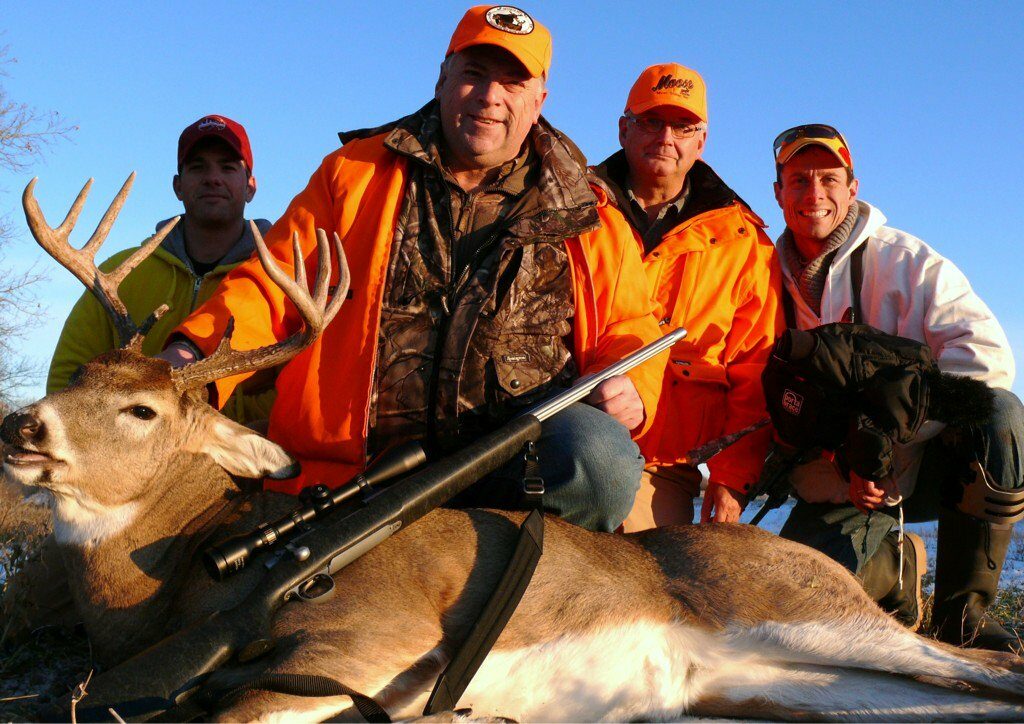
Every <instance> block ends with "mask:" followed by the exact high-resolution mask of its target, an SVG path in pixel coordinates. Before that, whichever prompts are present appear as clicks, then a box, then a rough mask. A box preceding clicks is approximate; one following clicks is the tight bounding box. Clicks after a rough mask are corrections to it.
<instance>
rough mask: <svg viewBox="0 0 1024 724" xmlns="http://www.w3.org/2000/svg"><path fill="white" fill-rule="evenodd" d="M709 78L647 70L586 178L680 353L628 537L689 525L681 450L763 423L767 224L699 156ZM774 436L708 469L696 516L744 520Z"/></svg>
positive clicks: (649, 435) (746, 443) (771, 296)
mask: <svg viewBox="0 0 1024 724" xmlns="http://www.w3.org/2000/svg"><path fill="white" fill-rule="evenodd" d="M707 122H708V113H707V97H706V91H705V85H704V79H703V78H701V76H700V75H699V74H698V73H697V72H696V71H693V70H691V69H690V68H686V67H684V66H681V65H679V64H677V63H664V64H659V65H654V66H651V67H649V68H647V69H646V70H645V71H644V72H643V73H641V74H640V77H639V78H638V79H637V81H636V83H634V84H633V88H632V89H631V90H630V92H629V97H628V98H627V100H626V109H625V111H624V112H623V115H622V117H621V118H620V119H619V142H620V143H621V145H622V150H621V151H618V152H616V153H615V154H613V155H612V156H611V157H610V158H608V159H607V160H606V161H605V162H604V163H602V164H601V165H600V166H597V167H596V168H595V169H594V174H595V175H596V177H597V178H598V179H599V180H600V182H601V183H602V184H603V185H604V187H605V188H606V189H607V191H608V194H609V196H610V198H611V199H612V200H613V203H615V204H616V205H617V206H618V208H619V210H620V211H622V213H623V214H624V215H625V216H626V218H627V219H628V220H629V222H630V224H631V225H632V227H633V229H634V231H635V232H636V236H637V244H638V245H639V248H640V249H641V253H642V254H643V258H644V270H645V271H646V273H647V280H648V282H649V284H650V287H651V293H652V295H653V301H654V304H655V310H656V315H657V318H658V319H659V320H660V322H661V328H662V330H663V331H664V332H665V333H668V332H670V331H672V330H674V329H676V328H678V327H685V328H686V329H687V330H688V335H687V337H686V339H684V340H683V341H682V342H679V343H677V344H676V345H675V346H674V347H673V349H672V354H671V361H670V362H669V365H668V368H667V370H666V372H665V375H664V380H663V382H662V390H661V398H660V400H659V402H658V410H657V413H656V414H655V416H654V421H653V423H652V424H651V426H650V428H649V429H648V430H647V431H646V432H645V433H644V435H643V436H642V437H641V438H640V439H639V443H640V449H641V451H642V452H643V454H644V457H645V459H646V461H647V468H646V470H645V472H644V476H643V482H642V484H641V488H640V492H639V493H638V494H637V500H636V504H635V506H634V508H633V510H632V512H631V513H630V515H629V517H628V518H627V519H626V522H625V525H624V528H625V530H626V531H627V532H631V531H637V530H644V529H646V528H651V527H653V526H659V525H672V524H679V523H690V522H692V521H693V500H694V498H695V497H696V496H697V495H699V493H700V484H701V478H702V476H701V472H700V471H699V470H698V469H697V468H696V466H695V465H693V464H692V463H691V462H690V461H689V460H687V457H686V455H687V452H688V451H690V450H691V449H693V448H695V447H697V446H698V445H703V444H704V443H706V442H709V441H710V440H712V439H714V438H717V437H719V436H721V435H723V434H726V433H731V432H737V431H739V430H742V429H744V428H746V427H748V426H750V425H752V424H754V423H756V422H758V421H759V420H761V419H763V418H764V417H765V416H766V413H765V406H764V398H763V395H762V393H761V381H760V377H761V371H762V370H763V369H764V364H765V361H766V360H767V358H768V352H769V350H770V349H771V345H772V342H773V341H774V339H775V336H776V334H777V333H778V331H780V325H781V319H780V316H779V314H778V309H779V307H778V298H779V290H780V287H779V274H778V264H777V261H776V259H775V254H774V248H773V247H772V244H771V241H770V240H769V239H768V237H767V236H766V235H765V233H764V230H763V229H764V222H762V221H761V219H759V218H758V217H757V215H756V214H754V212H753V211H751V210H750V208H749V207H748V206H747V205H746V204H745V203H744V202H743V200H742V199H740V197H739V196H737V195H736V193H735V192H734V191H733V190H732V189H730V188H729V187H728V186H727V185H726V184H725V182H723V181H722V179H721V178H719V177H718V175H717V174H716V173H715V172H714V171H713V170H712V169H711V167H710V166H708V165H707V164H706V163H704V161H702V160H701V155H702V153H703V151H704V144H705V142H706V140H707ZM769 441H770V433H769V431H768V430H767V429H765V430H760V431H758V432H754V433H752V434H750V435H747V436H746V437H745V438H743V439H741V440H740V441H739V442H737V443H735V444H734V445H732V446H730V447H729V448H727V449H726V450H725V451H723V452H721V453H719V454H718V455H716V456H715V457H714V458H712V460H711V461H710V462H709V463H708V468H709V470H710V479H709V482H708V489H707V493H706V494H705V496H704V506H703V510H702V511H701V520H702V521H709V520H714V521H716V522H733V521H737V520H739V516H740V513H741V512H742V509H743V506H744V504H745V503H746V492H747V491H748V490H749V489H750V486H751V485H752V484H753V483H754V482H756V481H757V478H758V475H759V474H760V470H761V466H762V462H763V461H764V457H765V453H766V452H767V448H768V444H769Z"/></svg>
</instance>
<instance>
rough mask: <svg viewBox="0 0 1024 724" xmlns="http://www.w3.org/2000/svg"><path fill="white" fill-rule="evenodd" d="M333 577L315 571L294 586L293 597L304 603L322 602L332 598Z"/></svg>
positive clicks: (333, 590)
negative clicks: (311, 575) (312, 574)
mask: <svg viewBox="0 0 1024 724" xmlns="http://www.w3.org/2000/svg"><path fill="white" fill-rule="evenodd" d="M334 592H335V584H334V578H332V577H331V576H328V575H327V574H326V573H317V574H316V575H315V576H313V577H312V578H310V579H308V580H306V581H304V582H302V583H300V584H299V585H298V586H296V587H295V597H296V598H297V599H298V600H300V601H303V602H305V603H323V602H324V601H328V600H330V599H332V598H334Z"/></svg>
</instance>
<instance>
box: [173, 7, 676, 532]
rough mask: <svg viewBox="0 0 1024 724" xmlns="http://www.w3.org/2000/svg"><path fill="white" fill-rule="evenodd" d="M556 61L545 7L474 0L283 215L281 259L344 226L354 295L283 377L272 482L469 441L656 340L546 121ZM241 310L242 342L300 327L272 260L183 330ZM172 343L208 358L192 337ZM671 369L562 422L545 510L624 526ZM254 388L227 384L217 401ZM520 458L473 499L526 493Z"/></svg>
mask: <svg viewBox="0 0 1024 724" xmlns="http://www.w3.org/2000/svg"><path fill="white" fill-rule="evenodd" d="M550 63H551V36H550V34H549V33H548V31H547V29H546V28H544V26H542V25H541V24H540V23H538V22H537V21H536V20H535V19H534V18H532V17H531V16H530V15H528V14H527V13H525V12H524V11H522V10H520V9H518V8H515V7H512V6H508V5H498V6H479V7H474V8H471V9H470V10H469V11H468V12H467V13H466V14H465V16H464V17H463V18H462V20H461V21H460V22H459V24H458V26H457V27H456V29H455V32H454V34H453V35H452V38H451V42H450V44H449V46H448V50H447V53H446V57H445V59H444V61H443V63H442V64H441V71H440V76H439V78H438V81H437V85H436V87H435V92H434V99H433V100H431V101H430V102H429V103H428V104H427V105H425V106H424V107H423V108H421V109H420V110H418V111H417V112H415V113H413V114H412V115H409V116H406V117H405V118H402V119H400V120H398V121H395V122H392V123H388V124H386V125H384V126H380V127H378V128H374V129H370V130H362V131H354V132H349V133H342V134H341V139H342V143H343V147H342V148H341V149H339V150H338V151H335V152H334V153H332V154H330V155H329V156H327V158H326V159H325V160H324V162H323V164H322V165H321V167H320V168H319V169H318V170H317V171H316V172H315V173H314V174H313V177H312V179H311V180H310V183H309V185H308V186H307V187H306V189H305V190H304V191H302V192H301V193H300V194H299V195H298V196H297V197H296V198H295V199H294V200H293V201H292V203H291V205H290V206H289V208H288V210H287V211H286V212H285V214H284V216H283V217H282V218H281V219H280V220H279V221H278V222H277V223H276V224H275V225H274V227H273V229H271V231H270V233H269V235H268V237H267V241H268V243H269V244H270V246H271V248H272V251H274V252H275V254H276V256H277V258H278V259H279V260H290V248H291V247H290V239H291V237H292V234H293V233H295V232H297V233H298V235H299V238H300V239H301V240H302V244H303V250H304V252H305V253H306V254H313V253H315V252H314V249H315V241H314V229H315V228H318V227H319V228H323V229H325V230H326V231H327V233H328V234H331V233H332V232H337V233H338V234H339V236H340V237H341V239H342V242H343V243H344V245H345V251H346V256H347V257H348V261H349V264H350V267H351V272H352V289H351V291H350V292H349V299H348V300H347V301H346V303H345V307H344V309H343V310H342V311H341V313H340V314H339V315H338V317H337V318H336V319H335V320H334V322H333V323H332V324H331V325H330V326H329V327H328V328H327V330H326V331H325V332H324V334H323V335H322V336H321V337H320V338H319V339H318V340H317V341H316V342H315V343H314V345H313V347H312V350H311V351H307V352H306V353H304V354H302V355H300V356H299V357H297V358H296V359H294V360H292V362H290V363H289V364H288V365H287V366H286V367H285V369H284V370H283V371H282V374H281V376H280V377H279V379H278V393H279V396H278V402H277V404H276V405H275V407H274V410H273V413H272V414H271V418H270V429H269V437H270V438H271V439H273V440H275V441H276V442H278V443H280V444H281V445H282V446H283V447H284V448H285V449H287V450H288V451H289V452H290V453H292V454H293V455H295V456H296V457H298V458H299V460H300V462H301V465H302V473H301V474H300V475H299V477H297V478H295V479H292V480H286V481H267V485H268V487H272V488H274V489H277V490H284V491H286V492H293V493H297V492H299V490H301V489H302V488H303V487H305V486H307V485H310V484H314V483H318V482H321V481H323V482H325V483H327V484H333V485H337V484H340V483H342V482H343V481H345V480H346V479H348V478H349V477H351V476H352V475H353V474H355V473H357V472H358V471H360V470H361V469H362V468H363V467H364V466H365V464H366V460H367V456H368V454H370V455H372V454H373V453H374V452H377V451H379V450H381V449H383V448H384V447H385V446H387V445H388V444H390V443H391V442H394V441H398V440H405V439H424V440H425V441H426V443H427V445H428V447H431V448H434V449H437V450H440V451H442V452H444V451H449V450H452V449H455V448H458V447H459V446H461V445H464V444H466V442H467V441H468V440H471V439H473V438H474V437H476V436H478V435H480V434H482V433H484V432H487V431H489V430H492V429H494V428H495V427H497V426H499V425H501V424H502V423H503V422H505V421H507V420H508V419H510V418H511V417H513V416H514V415H515V414H517V413H518V412H520V411H523V410H526V409H528V408H530V407H531V406H533V405H535V404H536V403H537V402H538V401H539V400H541V399H543V398H544V397H546V396H548V395H550V394H551V393H552V392H553V391H555V390H557V389H560V388H563V387H566V386H568V385H570V384H571V383H572V382H573V381H574V380H576V379H577V378H578V377H579V376H581V375H585V374H588V373H591V372H595V371H598V370H600V369H602V368H604V367H607V366H608V365H609V364H611V363H612V362H613V361H616V360H618V359H620V358H621V357H623V356H625V355H626V354H628V353H630V352H632V351H634V350H636V349H637V348H639V347H640V346H642V345H643V344H645V343H647V342H650V341H652V340H654V339H656V338H657V337H658V336H659V332H658V329H657V323H656V322H655V320H654V318H653V317H652V316H651V314H650V310H651V304H650V300H649V296H648V294H647V292H646V282H645V280H644V277H643V272H642V269H641V267H640V259H639V256H638V255H637V253H636V248H635V246H634V244H633V241H632V236H631V233H630V231H629V228H628V226H627V225H626V224H625V222H624V221H623V219H622V217H621V215H620V214H619V213H618V212H617V211H615V210H614V209H613V208H612V207H610V206H609V205H608V204H607V203H606V199H605V198H604V196H603V194H601V193H600V192H595V191H594V190H593V189H592V188H591V187H590V186H589V185H588V184H587V181H586V178H585V170H584V166H583V164H584V161H583V159H582V157H581V155H580V154H579V152H578V150H577V149H576V147H575V146H574V145H573V144H572V143H571V142H570V141H569V140H568V139H566V138H565V137H564V136H563V135H562V134H561V133H559V132H558V131H557V130H556V129H554V128H553V127H552V126H551V125H550V124H548V123H547V121H545V120H544V119H543V118H542V117H541V115H540V113H541V107H542V106H543V104H544V100H545V98H546V96H547V91H546V89H545V78H546V76H547V73H548V70H549V68H550ZM283 265H284V266H289V265H290V264H289V262H288V261H285V262H284V264H283ZM232 316H234V318H235V320H236V322H237V324H236V326H235V331H234V336H233V338H232V343H233V345H234V346H235V347H236V348H240V349H244V348H252V347H257V346H261V345H264V344H269V343H273V342H274V341H276V340H279V339H281V338H283V337H286V336H287V335H289V334H290V333H291V332H293V331H294V330H295V329H296V327H297V326H298V325H299V324H300V323H301V322H300V321H299V319H298V317H297V315H296V313H295V311H294V309H293V308H292V307H291V305H290V304H288V302H287V301H286V299H285V298H284V296H283V294H282V293H281V292H280V291H279V290H277V289H276V288H275V287H274V285H273V284H272V283H269V282H268V280H267V277H266V274H265V272H264V271H263V270H262V268H261V267H260V265H259V264H257V263H247V264H243V265H242V266H241V267H239V268H238V269H237V270H235V271H234V272H233V273H232V274H230V275H229V276H228V278H227V279H226V280H225V284H224V286H223V287H222V289H221V290H220V291H219V292H218V293H217V294H216V295H215V296H214V297H213V298H212V299H211V300H210V301H209V302H207V304H205V305H204V306H203V307H201V308H200V309H199V310H198V311H197V312H196V313H195V314H194V315H193V316H192V317H190V318H189V319H188V320H187V321H186V322H185V323H184V324H183V325H182V326H181V327H180V328H179V332H181V333H182V334H183V335H184V336H185V337H187V338H188V340H189V341H190V344H191V345H194V348H193V349H194V351H195V352H197V353H198V354H210V353H211V352H212V351H213V350H214V348H215V347H216V346H217V344H218V343H219V341H220V339H221V336H222V334H223V332H224V329H225V327H226V325H227V322H228V319H229V318H230V317H232ZM166 356H167V357H168V358H171V359H172V361H174V362H175V363H178V362H180V361H182V360H185V359H188V358H189V357H190V356H191V355H190V352H189V350H188V348H187V346H186V345H184V344H180V345H177V344H176V345H174V346H172V347H171V348H169V349H168V350H167V352H166ZM317 361H319V362H317ZM663 363H664V359H663V358H662V359H659V360H656V361H653V362H651V363H649V364H647V365H644V366H641V367H640V368H636V369H634V370H632V371H630V372H629V373H627V374H626V375H622V376H618V377H614V378H611V379H609V380H607V381H606V382H604V383H603V384H602V385H601V386H600V387H598V388H597V390H595V392H594V393H593V394H592V395H591V397H590V398H588V402H589V403H590V404H589V405H586V404H578V405H575V406H573V407H572V408H570V409H568V410H566V411H565V412H564V413H562V414H561V415H559V416H556V417H555V418H553V419H552V420H549V421H548V423H546V424H545V428H544V434H543V437H542V439H541V441H540V443H539V446H538V447H539V454H540V472H541V475H542V477H543V478H544V481H545V485H546V488H547V492H546V494H545V496H544V497H545V506H546V508H547V509H548V510H549V511H551V512H553V513H556V514H558V515H561V516H563V517H564V518H566V519H567V520H569V521H572V522H574V523H577V524H579V525H583V526H587V527H589V528H594V529H598V530H613V529H615V528H616V527H617V526H618V525H619V524H620V523H621V522H622V520H623V518H625V516H626V513H627V512H628V511H629V509H630V507H631V505H632V502H633V497H634V495H635V492H636V489H637V486H638V484H639V478H640V470H641V466H642V460H641V458H640V456H639V452H638V450H637V447H636V444H635V443H633V442H632V440H631V439H630V432H631V431H633V432H634V433H639V432H642V431H643V430H644V429H645V428H646V426H647V423H648V421H649V416H648V414H647V413H648V411H649V410H650V411H653V405H654V400H655V398H656V395H657V390H658V386H659V385H660V369H659V365H663ZM237 381H238V380H237V378H234V379H228V380H221V381H219V382H218V383H217V396H218V399H224V398H225V397H226V395H228V394H230V392H231V390H232V389H233V386H234V384H236V383H237ZM522 467H523V462H522V460H515V461H513V462H512V463H511V464H510V465H509V466H507V467H506V469H504V470H502V471H499V473H498V474H496V475H493V476H490V477H489V478H488V479H486V480H484V481H481V482H480V483H479V484H477V485H476V486H475V487H474V488H473V489H471V490H470V491H468V492H467V493H466V494H465V495H464V496H463V497H462V498H461V499H460V501H459V502H461V503H464V504H478V505H489V506H499V507H516V506H517V505H519V504H520V500H521V485H522V474H523V470H522Z"/></svg>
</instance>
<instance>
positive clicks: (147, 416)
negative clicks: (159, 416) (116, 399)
mask: <svg viewBox="0 0 1024 724" xmlns="http://www.w3.org/2000/svg"><path fill="white" fill-rule="evenodd" d="M128 412H129V413H130V414H132V415H134V416H135V417H137V418H139V419H140V420H152V419H153V418H154V417H156V412H154V411H153V408H152V407H146V406H145V405H132V406H131V407H129V408H128Z"/></svg>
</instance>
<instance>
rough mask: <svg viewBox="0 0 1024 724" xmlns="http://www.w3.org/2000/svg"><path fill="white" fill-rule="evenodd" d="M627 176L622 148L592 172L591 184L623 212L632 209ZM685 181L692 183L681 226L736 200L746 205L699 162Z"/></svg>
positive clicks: (717, 176)
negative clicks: (603, 192) (606, 194)
mask: <svg viewBox="0 0 1024 724" xmlns="http://www.w3.org/2000/svg"><path fill="white" fill-rule="evenodd" d="M628 173H629V166H628V164H627V162H626V152H625V151H623V150H621V149H620V150H619V151H616V152H615V153H613V154H612V155H611V156H609V157H608V158H606V159H605V160H604V161H603V162H602V163H601V164H599V165H598V166H594V167H593V168H592V169H591V181H592V182H594V183H596V184H597V185H599V186H600V187H601V188H603V189H605V191H606V192H607V193H608V196H609V197H610V198H611V199H612V203H614V204H615V206H616V208H618V209H620V210H622V211H623V213H626V212H625V210H626V209H627V208H628V207H629V200H628V199H627V197H626V191H625V188H626V179H627V178H628ZM686 178H687V181H688V182H689V184H690V195H689V198H688V199H687V200H686V205H685V206H684V207H683V213H682V215H681V216H680V218H679V222H680V223H684V222H686V221H689V220H690V219H693V218H695V217H697V216H700V215H701V214H705V213H707V212H709V211H716V210H718V209H724V208H725V207H727V206H731V205H732V204H734V203H735V202H737V201H738V202H740V203H741V204H743V205H744V206H746V205H747V204H746V203H745V202H744V201H743V199H741V198H740V197H739V195H738V194H737V193H736V192H735V191H733V190H732V189H731V188H729V186H728V185H727V184H726V183H725V181H723V180H722V178H721V177H720V176H719V175H718V174H717V173H715V171H714V169H712V168H711V167H710V166H709V165H708V164H706V163H704V162H703V161H701V160H699V159H698V160H697V161H696V162H694V164H693V168H691V169H690V173H688V174H687V175H686Z"/></svg>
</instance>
